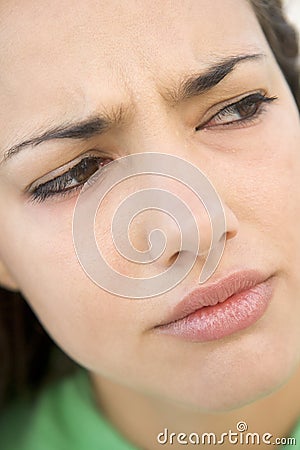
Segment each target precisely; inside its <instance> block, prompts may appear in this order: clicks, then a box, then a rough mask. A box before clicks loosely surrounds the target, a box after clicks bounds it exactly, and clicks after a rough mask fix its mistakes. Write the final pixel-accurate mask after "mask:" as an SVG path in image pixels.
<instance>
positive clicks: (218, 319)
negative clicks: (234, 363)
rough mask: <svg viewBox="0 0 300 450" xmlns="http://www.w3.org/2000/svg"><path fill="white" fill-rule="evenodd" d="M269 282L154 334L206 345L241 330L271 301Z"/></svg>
mask: <svg viewBox="0 0 300 450" xmlns="http://www.w3.org/2000/svg"><path fill="white" fill-rule="evenodd" d="M273 281H274V280H273V278H269V279H268V280H266V281H264V282H263V283H260V284H257V285H256V286H254V287H253V288H251V289H248V290H247V291H243V292H240V293H239V294H235V295H232V296H231V297H229V298H228V299H227V300H225V301H224V302H222V303H218V304H217V305H214V306H204V307H203V308H201V309H198V310H197V311H195V312H193V313H192V314H190V315H188V316H186V317H184V318H183V319H180V320H177V321H175V322H172V323H169V324H166V325H162V326H160V327H157V329H156V331H157V332H158V333H160V334H161V333H162V334H168V335H173V336H178V337H179V338H183V339H185V340H189V341H194V342H207V341H214V340H217V339H221V338H224V337H226V336H229V335H231V334H233V333H236V332H237V331H240V330H244V329H245V328H248V327H250V326H251V325H253V324H254V323H255V322H257V321H258V320H259V319H260V318H261V317H262V316H263V314H264V313H265V311H266V309H267V307H268V305H269V303H270V301H271V299H272V295H273V290H274V286H273V284H274V283H273Z"/></svg>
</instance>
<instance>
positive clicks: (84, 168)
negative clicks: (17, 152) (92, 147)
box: [30, 156, 111, 203]
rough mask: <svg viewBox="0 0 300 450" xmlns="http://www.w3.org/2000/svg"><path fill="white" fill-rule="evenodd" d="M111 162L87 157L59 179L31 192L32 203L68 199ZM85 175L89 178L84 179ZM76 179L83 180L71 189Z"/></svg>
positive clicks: (41, 185)
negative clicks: (55, 198)
mask: <svg viewBox="0 0 300 450" xmlns="http://www.w3.org/2000/svg"><path fill="white" fill-rule="evenodd" d="M109 162H111V159H108V158H101V157H97V156H86V157H85V158H83V159H82V160H81V161H79V163H77V164H76V165H75V166H73V167H72V168H71V169H70V170H68V171H67V172H65V173H63V174H62V175H60V176H59V177H56V178H53V179H52V180H50V181H47V182H46V183H43V184H40V185H38V186H37V187H36V188H34V190H32V191H31V192H30V199H31V201H32V202H36V203H42V202H44V201H45V200H47V199H48V198H51V197H58V196H59V197H66V196H68V195H70V194H74V193H75V192H77V190H79V189H81V188H82V186H83V184H84V183H86V181H87V180H88V179H90V177H91V176H92V175H94V174H95V173H96V172H97V171H99V170H101V168H102V167H103V166H104V165H106V163H109ZM90 167H92V170H93V169H95V170H94V171H92V172H91V171H89V168H90ZM85 175H87V176H86V178H84V179H83V177H84V176H85ZM76 178H77V179H78V178H81V179H79V180H78V184H77V185H75V186H74V187H70V184H72V181H73V180H74V179H76Z"/></svg>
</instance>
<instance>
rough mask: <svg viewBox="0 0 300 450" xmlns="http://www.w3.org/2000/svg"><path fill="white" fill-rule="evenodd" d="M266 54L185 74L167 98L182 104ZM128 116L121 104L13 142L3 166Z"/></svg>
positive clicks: (95, 132) (225, 61) (89, 134)
mask: <svg viewBox="0 0 300 450" xmlns="http://www.w3.org/2000/svg"><path fill="white" fill-rule="evenodd" d="M264 56H265V55H264V54H261V53H254V54H243V55H237V56H231V57H228V58H225V59H222V60H219V61H218V62H217V63H215V64H214V65H212V66H211V67H209V68H208V69H207V70H206V71H205V72H203V73H201V74H193V75H190V76H189V77H185V78H184V79H183V81H182V82H181V83H180V84H179V86H178V87H177V88H173V89H172V88H171V89H170V88H169V89H165V93H164V94H162V96H163V97H166V96H167V97H168V99H169V102H170V103H179V102H182V101H184V100H187V99H190V98H192V97H195V96H198V95H200V94H203V93H205V92H207V91H209V90H210V89H212V88H213V87H215V86H216V85H218V84H219V83H220V82H221V81H222V80H223V79H224V78H225V77H226V76H227V75H229V74H230V73H231V72H232V71H233V70H234V68H235V67H236V66H237V65H238V64H239V63H241V62H243V61H249V60H256V59H261V58H262V57H264ZM126 115H127V110H125V108H124V107H123V106H122V105H121V106H119V107H118V108H117V109H116V108H114V110H113V111H111V112H110V113H109V112H106V113H104V114H102V115H101V114H100V115H99V114H96V115H93V116H91V117H89V118H87V119H83V120H79V121H75V122H71V123H70V122H68V123H63V124H62V125H59V126H54V127H52V128H50V129H48V130H46V131H44V132H42V133H41V134H39V135H37V136H33V137H30V138H27V139H26V140H24V141H23V142H20V143H18V144H15V145H13V146H12V147H10V148H9V149H8V150H6V151H5V152H4V156H3V159H2V161H1V162H0V165H1V164H2V163H4V162H6V161H7V160H9V159H10V158H12V157H13V156H14V155H16V154H17V153H19V152H20V151H21V150H22V149H24V148H27V147H29V146H38V145H39V144H42V143H43V142H47V141H52V140H57V139H78V140H82V139H89V138H92V137H94V136H99V135H101V134H103V133H105V132H107V131H108V130H109V129H111V128H112V127H113V126H116V125H117V124H119V123H121V122H123V121H124V119H125V116H126Z"/></svg>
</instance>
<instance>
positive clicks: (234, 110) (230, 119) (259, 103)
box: [196, 92, 277, 131]
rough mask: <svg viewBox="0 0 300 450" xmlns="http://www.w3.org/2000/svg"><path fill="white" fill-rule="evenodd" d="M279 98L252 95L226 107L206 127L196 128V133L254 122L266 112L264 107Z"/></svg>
mask: <svg viewBox="0 0 300 450" xmlns="http://www.w3.org/2000/svg"><path fill="white" fill-rule="evenodd" d="M276 99H277V97H267V96H266V95H263V94H261V93H260V92H257V93H254V94H250V95H248V96H247V97H244V98H242V99H241V100H239V101H237V102H234V103H231V104H230V105H228V106H225V107H224V108H223V109H221V110H220V111H219V112H218V113H217V114H215V115H214V116H213V117H211V118H210V119H209V120H208V121H207V122H205V124H204V125H200V126H198V127H197V128H196V131H199V130H201V129H207V128H217V127H224V126H229V125H231V124H235V126H238V125H240V126H242V125H246V124H247V123H249V122H251V121H254V120H255V119H257V118H258V116H259V115H260V114H261V113H263V112H264V110H265V108H264V106H265V105H266V104H268V103H271V102H273V101H274V100H276Z"/></svg>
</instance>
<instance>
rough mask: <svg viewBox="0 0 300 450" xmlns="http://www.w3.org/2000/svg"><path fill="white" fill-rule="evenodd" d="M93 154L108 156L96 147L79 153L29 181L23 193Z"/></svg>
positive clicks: (102, 156) (48, 180)
mask: <svg viewBox="0 0 300 450" xmlns="http://www.w3.org/2000/svg"><path fill="white" fill-rule="evenodd" d="M93 156H94V157H98V158H103V159H105V158H108V156H106V155H105V154H104V152H100V151H99V150H96V149H91V150H89V151H87V152H85V153H84V154H80V155H79V156H77V157H76V158H75V159H72V160H71V161H68V162H67V163H65V164H63V165H62V166H60V167H58V168H56V169H54V170H52V171H51V172H48V173H47V174H45V175H43V176H42V177H39V178H38V179H37V180H35V181H33V182H32V183H30V185H28V186H27V187H26V188H25V193H30V192H31V191H33V190H34V189H36V188H37V187H38V186H40V185H42V184H45V183H48V182H50V181H53V180H55V179H57V178H59V177H61V176H63V175H64V174H65V173H66V172H68V171H69V170H71V169H72V168H73V167H74V166H76V165H77V164H78V163H80V162H81V161H82V160H83V159H84V158H88V157H93Z"/></svg>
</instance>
